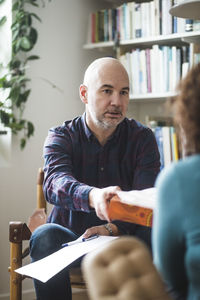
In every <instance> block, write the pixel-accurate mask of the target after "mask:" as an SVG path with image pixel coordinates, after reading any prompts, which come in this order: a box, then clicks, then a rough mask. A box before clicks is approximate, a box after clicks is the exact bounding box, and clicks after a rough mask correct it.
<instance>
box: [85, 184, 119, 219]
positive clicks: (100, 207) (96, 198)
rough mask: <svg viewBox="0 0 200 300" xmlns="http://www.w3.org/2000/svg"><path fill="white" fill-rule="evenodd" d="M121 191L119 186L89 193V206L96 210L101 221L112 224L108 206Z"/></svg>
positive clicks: (97, 189)
mask: <svg viewBox="0 0 200 300" xmlns="http://www.w3.org/2000/svg"><path fill="white" fill-rule="evenodd" d="M120 190H121V189H120V188H119V187H118V186H109V187H106V188H103V189H99V188H94V189H92V190H91V191H90V193H89V205H90V207H92V208H94V209H95V211H96V214H97V216H98V217H99V219H101V220H107V221H108V222H110V219H109V216H108V206H109V202H110V200H111V198H112V197H113V196H115V195H116V194H117V192H118V191H120Z"/></svg>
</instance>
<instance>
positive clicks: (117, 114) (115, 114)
mask: <svg viewBox="0 0 200 300" xmlns="http://www.w3.org/2000/svg"><path fill="white" fill-rule="evenodd" d="M105 115H107V116H109V117H111V118H117V117H121V116H122V113H121V112H120V111H107V112H106V113H105Z"/></svg>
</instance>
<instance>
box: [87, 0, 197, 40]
mask: <svg viewBox="0 0 200 300" xmlns="http://www.w3.org/2000/svg"><path fill="white" fill-rule="evenodd" d="M178 1H179V0H152V1H149V2H141V3H137V2H129V3H124V4H122V5H121V6H119V7H117V8H110V9H103V10H100V11H97V12H94V13H91V14H90V16H89V34H88V41H87V42H88V43H97V42H106V41H112V40H114V38H115V35H116V32H117V34H118V35H119V36H120V40H130V39H135V38H140V37H149V36H156V35H166V34H172V33H182V32H186V31H195V30H200V21H193V20H188V19H182V18H176V17H172V16H171V15H170V14H169V9H170V7H171V6H172V5H174V4H176V3H178Z"/></svg>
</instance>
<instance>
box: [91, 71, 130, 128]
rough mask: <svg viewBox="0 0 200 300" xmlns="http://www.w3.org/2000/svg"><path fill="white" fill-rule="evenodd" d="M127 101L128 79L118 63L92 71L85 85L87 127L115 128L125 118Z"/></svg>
mask: <svg viewBox="0 0 200 300" xmlns="http://www.w3.org/2000/svg"><path fill="white" fill-rule="evenodd" d="M128 102H129V79H128V76H127V73H126V72H125V70H124V69H123V68H122V67H121V66H120V65H114V66H112V67H111V66H108V67H106V66H105V67H103V68H101V69H98V70H96V71H95V72H94V74H93V78H92V80H91V81H90V83H89V84H88V86H87V104H86V113H87V120H88V122H89V124H88V125H89V127H93V126H95V127H98V128H99V127H101V128H104V129H111V128H113V129H114V128H116V126H117V125H118V124H119V123H120V122H121V121H122V120H123V119H124V118H125V116H126V112H127V108H128Z"/></svg>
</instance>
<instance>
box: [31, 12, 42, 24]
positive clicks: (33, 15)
mask: <svg viewBox="0 0 200 300" xmlns="http://www.w3.org/2000/svg"><path fill="white" fill-rule="evenodd" d="M31 16H32V17H34V18H35V19H37V20H38V21H39V22H42V20H41V19H40V18H39V17H38V16H37V15H36V14H34V13H31Z"/></svg>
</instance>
